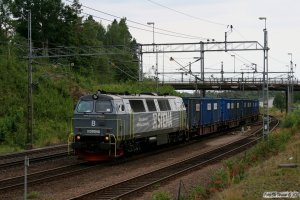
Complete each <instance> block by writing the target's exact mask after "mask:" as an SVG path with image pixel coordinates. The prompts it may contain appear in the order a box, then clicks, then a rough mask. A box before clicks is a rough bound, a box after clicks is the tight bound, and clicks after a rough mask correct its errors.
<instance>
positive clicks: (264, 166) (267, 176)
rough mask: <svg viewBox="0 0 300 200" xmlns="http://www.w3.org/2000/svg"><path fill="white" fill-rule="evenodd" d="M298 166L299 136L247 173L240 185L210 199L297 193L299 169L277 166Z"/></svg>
mask: <svg viewBox="0 0 300 200" xmlns="http://www.w3.org/2000/svg"><path fill="white" fill-rule="evenodd" d="M283 163H298V165H299V164H300V134H299V133H298V134H296V135H295V136H293V138H292V140H291V142H289V144H288V146H287V148H286V150H284V151H282V152H280V153H279V154H278V155H276V156H273V157H271V158H269V159H268V160H266V161H261V162H259V163H258V164H257V166H255V167H253V168H251V169H250V170H249V171H248V172H247V177H246V178H245V180H243V181H242V182H241V183H240V184H237V185H232V187H230V188H228V189H225V190H224V191H223V192H221V193H216V194H215V195H214V196H213V198H212V199H222V200H231V199H233V198H232V197H235V199H246V200H247V199H249V200H250V199H251V200H252V199H262V195H263V193H264V192H267V191H277V192H283V191H298V192H300V191H299V188H300V168H299V167H298V168H279V167H278V165H279V164H283ZM298 199H300V198H298Z"/></svg>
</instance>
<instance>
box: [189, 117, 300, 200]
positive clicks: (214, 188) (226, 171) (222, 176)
mask: <svg viewBox="0 0 300 200" xmlns="http://www.w3.org/2000/svg"><path fill="white" fill-rule="evenodd" d="M296 113H297V112H294V114H293V115H297V116H298V113H297V114H296ZM292 126H295V124H294V123H292ZM293 134H294V132H293V131H291V130H282V131H280V132H279V133H274V134H271V135H269V137H268V139H266V140H262V141H260V142H259V143H258V144H257V145H255V146H254V147H252V148H251V149H250V150H247V151H246V152H245V153H244V155H243V156H242V158H239V159H229V160H225V161H223V165H224V167H223V168H221V169H219V170H217V171H216V172H215V173H214V174H213V175H212V176H211V179H210V184H209V185H208V187H205V188H203V187H201V186H198V187H199V188H200V191H199V192H195V191H192V192H191V193H190V199H198V198H200V199H201V198H204V199H208V198H209V195H211V194H213V193H216V192H219V191H222V190H224V189H225V188H226V187H228V186H229V185H231V184H237V183H239V182H241V181H242V180H243V179H244V178H245V177H246V170H247V168H249V167H251V166H255V165H257V164H258V163H260V162H263V161H265V160H266V159H268V158H270V157H271V156H273V155H277V154H278V153H279V152H280V151H283V150H285V149H286V145H287V144H288V142H289V140H290V139H291V137H292V135H293ZM282 173H283V172H282V170H281V169H280V170H277V171H276V172H275V173H274V175H276V176H280V175H282Z"/></svg>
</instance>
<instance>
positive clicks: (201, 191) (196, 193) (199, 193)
mask: <svg viewBox="0 0 300 200" xmlns="http://www.w3.org/2000/svg"><path fill="white" fill-rule="evenodd" d="M187 199H190V200H194V199H208V194H207V191H206V189H205V188H204V187H202V186H201V185H198V186H196V187H195V188H194V189H193V190H192V191H191V192H190V193H189V196H188V198H187Z"/></svg>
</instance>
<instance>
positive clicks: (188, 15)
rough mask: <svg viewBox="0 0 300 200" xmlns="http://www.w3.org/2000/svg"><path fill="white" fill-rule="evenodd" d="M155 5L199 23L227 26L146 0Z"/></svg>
mask: <svg viewBox="0 0 300 200" xmlns="http://www.w3.org/2000/svg"><path fill="white" fill-rule="evenodd" d="M147 1H149V2H151V3H153V4H155V5H158V6H160V7H163V8H166V9H168V10H171V11H173V12H176V13H179V14H181V15H184V16H187V17H190V18H193V19H197V20H200V21H204V22H207V23H211V24H215V25H220V26H227V24H223V23H219V22H215V21H211V20H208V19H204V18H199V17H195V16H193V15H190V14H187V13H184V12H181V11H178V10H175V9H173V8H170V7H168V6H165V5H162V4H160V3H157V2H155V1H152V0H147Z"/></svg>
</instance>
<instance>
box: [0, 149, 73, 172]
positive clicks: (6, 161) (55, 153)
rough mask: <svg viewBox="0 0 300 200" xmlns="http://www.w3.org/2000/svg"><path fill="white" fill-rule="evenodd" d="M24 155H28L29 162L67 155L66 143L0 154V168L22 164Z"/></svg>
mask: <svg viewBox="0 0 300 200" xmlns="http://www.w3.org/2000/svg"><path fill="white" fill-rule="evenodd" d="M25 156H28V158H29V159H30V163H34V162H40V161H45V160H50V159H56V158H62V157H66V156H68V145H67V144H62V145H56V146H52V147H46V148H40V149H33V150H27V151H23V152H18V153H10V154H5V155H0V169H3V168H8V167H13V166H21V165H23V164H24V158H25Z"/></svg>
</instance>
